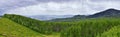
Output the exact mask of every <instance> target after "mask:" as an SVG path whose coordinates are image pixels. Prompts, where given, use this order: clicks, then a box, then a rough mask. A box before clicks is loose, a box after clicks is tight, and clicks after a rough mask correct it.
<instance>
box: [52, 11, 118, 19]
mask: <svg viewBox="0 0 120 37" xmlns="http://www.w3.org/2000/svg"><path fill="white" fill-rule="evenodd" d="M102 17H105V18H106V17H107V18H109V17H115V18H119V17H120V10H117V9H107V10H105V11H101V12H98V13H96V14H93V15H88V16H86V15H75V16H73V17H70V18H58V19H53V20H50V21H70V20H71V21H73V20H74V21H75V20H80V19H88V18H102Z"/></svg>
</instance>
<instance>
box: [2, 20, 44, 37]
mask: <svg viewBox="0 0 120 37" xmlns="http://www.w3.org/2000/svg"><path fill="white" fill-rule="evenodd" d="M0 37H43V36H42V35H41V34H40V33H37V32H35V31H33V30H31V29H29V28H27V27H25V26H22V25H19V24H17V23H15V22H13V21H11V20H9V19H7V18H0Z"/></svg>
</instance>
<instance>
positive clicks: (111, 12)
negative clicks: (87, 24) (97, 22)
mask: <svg viewBox="0 0 120 37" xmlns="http://www.w3.org/2000/svg"><path fill="white" fill-rule="evenodd" d="M88 17H90V18H97V17H120V10H116V9H108V10H105V11H102V12H99V13H96V14H94V15H90V16H88Z"/></svg>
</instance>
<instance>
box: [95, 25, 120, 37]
mask: <svg viewBox="0 0 120 37" xmlns="http://www.w3.org/2000/svg"><path fill="white" fill-rule="evenodd" d="M97 37H120V25H119V26H115V27H113V28H111V29H110V30H109V31H106V32H104V33H103V34H102V35H101V36H100V35H99V36H97Z"/></svg>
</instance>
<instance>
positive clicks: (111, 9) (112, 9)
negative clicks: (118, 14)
mask: <svg viewBox="0 0 120 37" xmlns="http://www.w3.org/2000/svg"><path fill="white" fill-rule="evenodd" d="M106 11H118V10H117V9H114V8H110V9H107V10H106Z"/></svg>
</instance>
